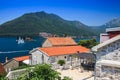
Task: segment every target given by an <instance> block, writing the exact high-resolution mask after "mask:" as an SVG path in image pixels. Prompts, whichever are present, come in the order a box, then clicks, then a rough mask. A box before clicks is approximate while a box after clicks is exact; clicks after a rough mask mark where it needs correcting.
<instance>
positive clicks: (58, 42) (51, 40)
mask: <svg viewBox="0 0 120 80" xmlns="http://www.w3.org/2000/svg"><path fill="white" fill-rule="evenodd" d="M74 45H77V43H76V42H75V41H74V40H73V39H72V38H71V37H48V38H47V39H46V40H45V41H44V43H43V44H42V47H58V46H74Z"/></svg>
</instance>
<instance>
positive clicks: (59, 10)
mask: <svg viewBox="0 0 120 80" xmlns="http://www.w3.org/2000/svg"><path fill="white" fill-rule="evenodd" d="M40 11H45V12H47V13H54V14H56V15H58V16H60V17H62V18H63V19H65V20H71V21H73V20H77V21H80V22H82V23H83V24H85V25H88V26H100V25H103V24H105V23H106V22H108V21H110V20H112V19H114V18H119V17H120V0H0V24H3V23H5V22H7V21H10V20H13V19H15V18H17V17H20V16H22V15H23V14H25V13H30V12H40Z"/></svg>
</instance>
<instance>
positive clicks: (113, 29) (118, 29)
mask: <svg viewBox="0 0 120 80" xmlns="http://www.w3.org/2000/svg"><path fill="white" fill-rule="evenodd" d="M112 31H120V27H115V28H107V29H106V32H112Z"/></svg>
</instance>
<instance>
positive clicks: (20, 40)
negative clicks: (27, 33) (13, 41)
mask: <svg viewBox="0 0 120 80" xmlns="http://www.w3.org/2000/svg"><path fill="white" fill-rule="evenodd" d="M17 42H18V44H23V43H25V41H24V39H22V38H21V37H19V39H18V40H17Z"/></svg>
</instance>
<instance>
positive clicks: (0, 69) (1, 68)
mask: <svg viewBox="0 0 120 80" xmlns="http://www.w3.org/2000/svg"><path fill="white" fill-rule="evenodd" d="M3 73H6V72H5V69H4V67H3V66H2V64H1V63H0V75H2V74H3Z"/></svg>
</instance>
